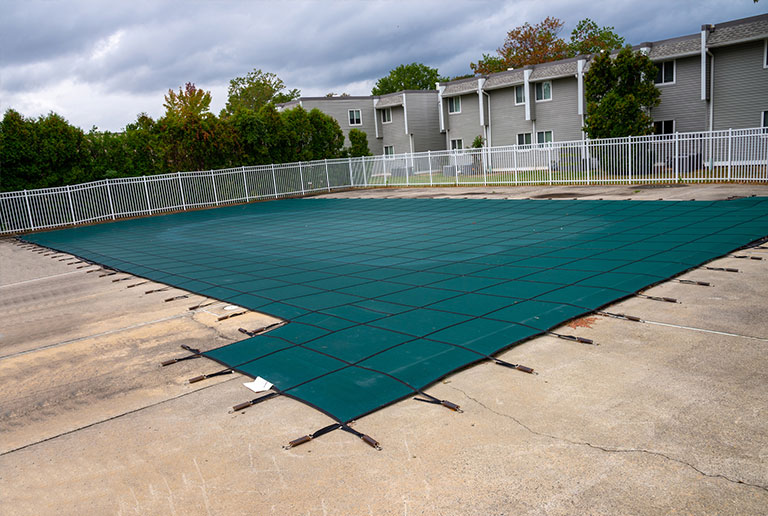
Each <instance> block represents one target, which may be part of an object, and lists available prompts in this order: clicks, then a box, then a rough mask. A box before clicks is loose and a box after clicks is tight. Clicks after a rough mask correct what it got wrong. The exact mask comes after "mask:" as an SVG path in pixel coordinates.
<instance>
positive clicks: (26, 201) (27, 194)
mask: <svg viewBox="0 0 768 516" xmlns="http://www.w3.org/2000/svg"><path fill="white" fill-rule="evenodd" d="M24 202H25V203H26V205H27V216H29V229H35V223H34V222H33V221H32V209H31V208H30V207H29V193H28V192H27V191H26V190H24Z"/></svg>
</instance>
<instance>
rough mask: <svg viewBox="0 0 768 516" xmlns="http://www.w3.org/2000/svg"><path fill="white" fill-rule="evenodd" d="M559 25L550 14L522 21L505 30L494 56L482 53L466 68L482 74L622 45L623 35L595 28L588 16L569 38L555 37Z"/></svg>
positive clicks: (556, 19) (560, 25)
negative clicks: (519, 24) (479, 57)
mask: <svg viewBox="0 0 768 516" xmlns="http://www.w3.org/2000/svg"><path fill="white" fill-rule="evenodd" d="M563 25H564V23H563V21H562V20H560V19H558V18H553V17H551V16H550V17H547V18H545V19H544V20H542V21H541V22H539V23H537V24H536V25H531V24H530V23H528V22H526V23H524V24H523V25H521V26H519V27H515V28H514V29H512V30H511V31H509V32H508V33H507V37H506V39H505V40H504V44H503V45H502V46H501V47H500V48H498V49H496V55H490V54H483V57H482V58H481V59H480V60H479V61H478V62H477V63H471V64H470V65H469V67H470V68H471V69H472V71H473V72H474V73H475V74H478V75H484V74H489V73H495V72H502V71H504V70H507V69H509V68H521V67H523V66H525V65H534V64H540V63H547V62H549V61H557V60H558V59H565V58H568V57H573V56H575V55H578V54H590V53H595V52H598V51H600V50H615V49H617V48H621V46H622V45H623V44H624V38H622V37H620V36H619V35H618V34H616V33H615V32H614V31H613V27H598V25H597V24H596V23H595V22H594V21H592V20H591V19H589V18H585V19H583V20H581V21H580V22H579V23H578V24H576V28H574V29H573V31H572V32H571V37H570V41H565V40H564V39H562V38H561V37H559V34H560V32H561V31H562V29H563Z"/></svg>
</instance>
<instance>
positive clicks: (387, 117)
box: [381, 108, 392, 124]
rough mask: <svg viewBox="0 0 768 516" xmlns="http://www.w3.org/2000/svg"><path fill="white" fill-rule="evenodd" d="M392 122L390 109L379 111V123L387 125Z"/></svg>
mask: <svg viewBox="0 0 768 516" xmlns="http://www.w3.org/2000/svg"><path fill="white" fill-rule="evenodd" d="M391 121H392V108H384V109H382V110H381V123H382V124H388V123H390V122H391Z"/></svg>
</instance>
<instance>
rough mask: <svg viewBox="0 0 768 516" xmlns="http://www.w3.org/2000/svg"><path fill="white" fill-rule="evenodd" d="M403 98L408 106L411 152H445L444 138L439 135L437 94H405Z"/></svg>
mask: <svg viewBox="0 0 768 516" xmlns="http://www.w3.org/2000/svg"><path fill="white" fill-rule="evenodd" d="M405 97H406V103H407V104H408V130H409V131H410V132H411V134H412V135H413V150H414V151H415V152H425V151H429V150H431V151H434V150H445V136H444V135H442V134H441V133H440V119H439V116H440V115H439V113H438V108H437V92H436V91H435V92H434V93H406V94H405ZM462 101H463V100H462ZM463 107H464V106H463V105H462V108H463Z"/></svg>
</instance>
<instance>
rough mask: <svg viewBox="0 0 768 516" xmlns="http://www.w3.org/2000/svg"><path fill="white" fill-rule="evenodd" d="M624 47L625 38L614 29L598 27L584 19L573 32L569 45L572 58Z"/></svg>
mask: <svg viewBox="0 0 768 516" xmlns="http://www.w3.org/2000/svg"><path fill="white" fill-rule="evenodd" d="M623 46H624V38H622V37H621V36H619V35H618V34H616V33H615V32H614V31H613V27H598V26H597V23H595V22H594V21H592V20H590V19H589V18H584V19H583V20H581V21H580V22H579V23H578V24H576V28H575V29H573V31H572V32H571V41H570V43H569V44H568V47H569V49H568V53H569V55H570V56H577V55H584V54H595V53H597V52H600V51H601V50H605V51H611V50H616V49H617V48H621V47H623Z"/></svg>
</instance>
